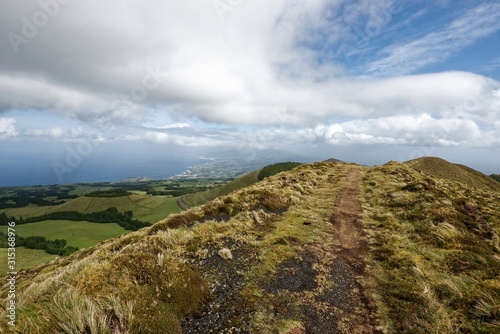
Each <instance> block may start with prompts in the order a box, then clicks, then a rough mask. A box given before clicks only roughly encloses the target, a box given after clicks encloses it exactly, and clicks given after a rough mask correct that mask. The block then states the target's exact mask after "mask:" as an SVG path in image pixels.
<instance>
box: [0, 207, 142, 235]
mask: <svg viewBox="0 0 500 334" xmlns="http://www.w3.org/2000/svg"><path fill="white" fill-rule="evenodd" d="M133 216H134V213H133V212H132V211H125V212H123V213H122V212H118V209H117V208H115V207H111V208H108V209H106V210H103V211H98V212H90V213H80V212H77V211H59V212H52V213H46V214H44V215H41V216H37V217H32V218H27V219H22V218H21V219H18V220H16V219H15V218H14V217H10V218H8V217H7V216H6V215H5V213H4V214H2V215H0V225H7V224H8V222H9V221H16V224H17V225H22V224H29V223H35V222H41V221H46V220H71V221H89V222H94V223H99V224H109V223H116V224H118V225H120V226H122V227H123V228H124V229H126V230H132V231H137V230H138V229H141V228H143V227H146V226H151V224H150V223H149V222H142V221H139V220H137V219H133Z"/></svg>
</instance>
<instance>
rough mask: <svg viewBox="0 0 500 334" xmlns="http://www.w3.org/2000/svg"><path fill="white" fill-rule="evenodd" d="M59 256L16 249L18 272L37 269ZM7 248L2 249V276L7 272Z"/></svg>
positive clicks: (0, 260)
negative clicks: (32, 268)
mask: <svg viewBox="0 0 500 334" xmlns="http://www.w3.org/2000/svg"><path fill="white" fill-rule="evenodd" d="M56 257H57V255H54V254H48V253H46V252H45V251H44V250H42V249H27V248H24V247H17V248H16V270H20V269H27V268H31V267H36V266H38V265H40V264H42V263H45V262H49V261H52V260H54V259H55V258H56ZM7 271H8V270H7V248H0V276H3V275H5V273H6V272H7Z"/></svg>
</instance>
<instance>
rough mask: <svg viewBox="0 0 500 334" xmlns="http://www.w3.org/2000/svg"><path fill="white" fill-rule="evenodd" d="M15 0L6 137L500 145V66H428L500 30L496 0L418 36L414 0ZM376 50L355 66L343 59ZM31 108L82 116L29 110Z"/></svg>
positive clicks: (5, 44)
mask: <svg viewBox="0 0 500 334" xmlns="http://www.w3.org/2000/svg"><path fill="white" fill-rule="evenodd" d="M0 6H1V8H0V9H1V10H0V32H1V35H2V40H1V44H0V50H1V54H2V58H1V60H0V115H3V116H2V118H0V139H12V138H20V140H22V139H23V138H39V139H40V138H44V139H47V140H60V141H64V140H75V139H78V138H84V137H86V136H87V137H88V136H90V137H92V138H95V139H98V140H100V141H145V142H152V143H158V144H164V143H171V144H172V143H173V144H176V145H181V146H208V147H216V146H220V145H235V146H238V145H241V142H249V143H250V142H252V143H254V144H252V145H260V146H269V147H272V146H277V147H285V146H288V147H290V146H293V145H294V143H299V142H302V143H303V142H307V143H310V144H311V145H315V144H317V143H324V144H330V145H347V144H398V145H403V144H404V145H422V144H426V145H427V144H429V145H436V146H450V147H453V146H462V145H466V146H469V147H476V146H480V147H497V146H498V145H499V142H498V139H497V138H500V116H499V113H498V110H499V107H500V83H499V82H498V81H496V80H494V79H492V78H488V77H485V76H482V75H479V74H475V73H471V72H467V71H463V70H462V71H452V70H445V71H441V72H435V73H426V74H422V73H418V71H419V70H421V69H422V68H425V67H426V66H428V65H429V64H435V63H439V62H442V61H444V60H446V59H448V58H450V57H452V56H453V55H454V54H456V53H457V52H459V51H460V50H462V49H464V48H467V47H469V46H471V45H473V44H474V43H476V42H477V41H480V40H481V39H484V38H487V37H488V36H492V35H494V34H496V33H498V31H499V30H500V24H499V23H498V22H500V5H498V4H496V3H494V2H493V3H487V2H486V3H482V4H479V5H477V6H464V7H463V10H462V11H461V13H460V15H459V16H457V17H453V18H451V19H450V20H448V21H447V22H444V23H443V24H441V25H440V26H438V27H437V28H436V30H435V31H432V32H429V33H426V34H418V33H416V34H415V35H410V36H406V39H405V40H404V41H403V42H401V41H399V40H392V41H387V40H384V38H385V37H388V36H390V35H391V34H392V32H391V31H393V30H391V28H395V27H396V26H398V27H404V26H405V24H409V23H404V22H403V21H405V20H406V22H413V21H416V20H418V19H419V18H420V17H422V16H425V15H426V13H427V12H429V10H425V9H422V10H421V11H419V12H418V13H417V14H418V15H417V14H415V13H412V15H408V16H407V17H403V16H404V15H405V14H404V13H405V10H404V9H405V8H402V7H404V6H405V5H404V4H399V3H396V2H393V1H377V2H376V3H373V2H368V1H354V2H353V1H342V0H335V1H327V0H314V1H307V2H304V1H298V0H293V1H285V0H278V1H272V2H269V1H263V0H252V1H226V0H221V1H198V0H186V1H182V2H181V1H172V0H168V1H162V2H154V1H142V2H139V1H128V2H124V1H118V0H110V1H105V2H103V1H97V0H89V1H85V2H80V1H70V0H64V1H63V0H39V1H33V0H29V1H23V2H18V1H11V2H3V3H2V4H1V5H0ZM408 6H409V5H408ZM443 6H446V5H443ZM391 36H392V35H391ZM379 40H380V41H381V43H382V42H384V43H385V44H384V45H385V46H384V47H383V48H381V49H379V50H378V51H377V50H375V45H374V44H376V43H374V41H377V42H378V41H379ZM361 41H363V43H360V42H361ZM370 41H371V42H370ZM349 44H351V45H355V48H351V49H350V50H348V51H346V50H344V47H345V45H349ZM353 50H354V51H353ZM365 53H369V54H370V55H371V56H370V59H369V61H367V62H365V63H364V64H362V65H360V66H358V67H356V68H355V69H353V68H350V67H349V65H347V64H346V63H345V62H344V61H343V59H344V57H345V56H346V55H348V56H349V55H350V56H353V55H356V54H365ZM494 65H495V63H494V62H493V63H492V64H490V66H494ZM353 72H355V73H358V74H357V75H353V74H352V73H353ZM26 111H29V112H33V111H35V112H36V111H40V112H44V113H46V112H49V113H52V114H53V115H56V116H57V117H58V118H59V119H61V120H62V119H65V120H71V122H70V123H71V125H68V126H66V125H61V124H53V125H50V126H49V125H48V126H44V127H40V126H38V125H37V124H35V123H30V122H24V123H21V122H20V121H19V118H20V116H19V115H22V113H23V112H26ZM153 115H154V116H153Z"/></svg>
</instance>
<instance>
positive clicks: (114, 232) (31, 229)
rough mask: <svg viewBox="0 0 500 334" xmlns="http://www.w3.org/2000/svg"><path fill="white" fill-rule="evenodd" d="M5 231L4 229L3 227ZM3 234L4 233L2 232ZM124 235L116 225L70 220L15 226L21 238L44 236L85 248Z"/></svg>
mask: <svg viewBox="0 0 500 334" xmlns="http://www.w3.org/2000/svg"><path fill="white" fill-rule="evenodd" d="M2 229H4V230H5V231H6V230H7V228H6V227H3V228H2ZM4 233H5V232H4ZM123 233H126V231H125V229H124V228H123V227H121V226H119V225H118V224H98V223H90V222H75V221H70V220H49V221H43V222H38V223H29V224H23V225H17V226H16V234H17V235H20V236H22V237H31V236H36V235H39V236H44V237H45V238H47V239H49V240H55V239H65V240H66V241H67V242H68V246H76V247H78V248H86V247H90V246H94V245H96V244H97V243H98V242H100V241H103V240H106V239H111V238H115V237H117V236H120V235H122V234H123Z"/></svg>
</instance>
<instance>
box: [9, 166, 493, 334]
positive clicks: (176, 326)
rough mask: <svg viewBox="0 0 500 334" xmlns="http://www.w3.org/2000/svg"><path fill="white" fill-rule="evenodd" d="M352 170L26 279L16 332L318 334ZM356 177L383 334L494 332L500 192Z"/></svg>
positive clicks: (371, 291)
mask: <svg viewBox="0 0 500 334" xmlns="http://www.w3.org/2000/svg"><path fill="white" fill-rule="evenodd" d="M349 168H350V166H349V165H348V164H339V163H316V164H312V165H303V166H300V167H298V168H296V169H294V170H291V171H288V172H286V173H283V174H280V175H279V176H274V177H269V178H266V179H265V180H263V181H261V182H258V183H256V184H253V185H252V186H250V187H246V188H244V189H240V190H238V191H235V192H232V193H231V194H229V195H225V196H222V197H219V198H217V199H215V200H213V201H211V202H209V203H207V204H205V205H202V206H198V207H195V208H193V209H191V210H188V211H185V212H182V213H179V214H177V215H173V216H171V217H169V218H167V219H165V220H164V221H162V222H159V223H157V224H156V225H154V226H152V227H150V228H145V229H143V230H140V231H137V232H133V233H130V234H127V235H124V236H121V237H119V238H117V239H115V240H110V241H107V242H105V243H103V244H101V245H99V246H96V247H93V248H90V249H86V250H83V251H80V252H77V253H75V254H73V255H71V256H70V257H68V258H64V259H59V260H57V261H56V262H54V263H52V264H48V265H45V266H43V267H40V268H35V269H32V270H29V271H26V272H24V273H23V275H22V276H20V277H19V279H18V281H17V287H18V291H19V300H22V304H20V305H19V308H18V310H17V311H18V319H19V326H18V328H17V329H16V330H17V332H18V333H50V332H85V331H91V332H96V333H101V332H103V333H105V332H110V331H111V330H112V329H116V328H119V329H120V331H121V332H127V331H129V332H131V333H135V332H137V333H173V334H180V333H182V332H208V331H210V330H211V331H212V332H227V331H229V330H230V328H240V329H245V330H249V331H252V332H253V333H303V332H313V331H311V330H310V329H311V328H317V327H315V326H316V325H318V324H319V325H321V323H322V322H324V321H331V320H332V319H331V317H329V316H328V314H329V313H328V312H327V313H324V307H328V305H329V304H331V305H335V303H337V301H338V296H339V295H338V291H340V290H339V288H338V285H337V284H336V283H335V282H337V281H335V282H334V281H333V280H332V278H335V277H337V276H339V275H342V273H339V272H338V266H337V267H336V266H335V265H333V264H334V263H335V261H336V260H337V259H336V257H335V254H336V253H332V250H338V247H339V240H338V239H337V236H336V233H335V232H334V231H333V230H332V223H331V217H332V210H333V206H332V203H333V202H334V201H335V200H336V199H337V197H338V196H339V192H338V190H339V189H340V188H341V186H342V183H343V182H344V180H345V177H346V172H347V170H348V169H349ZM358 168H360V169H362V170H363V173H364V177H363V180H362V184H361V186H362V194H361V198H360V199H361V201H362V203H363V217H362V220H363V225H364V229H365V232H366V234H367V236H368V239H369V242H370V248H369V253H368V258H367V259H366V261H367V266H366V273H365V276H364V277H363V278H362V283H363V285H362V287H360V288H362V289H363V290H365V291H367V292H368V294H367V295H370V296H374V297H375V302H376V304H377V310H378V316H379V318H380V325H381V328H382V329H384V332H387V333H457V332H460V333H491V334H493V333H498V329H499V328H500V277H499V276H498V273H499V272H500V256H499V254H500V238H499V236H498V233H499V231H500V210H499V208H498V201H499V200H500V193H498V192H495V191H489V190H485V189H481V188H471V187H468V186H466V185H465V184H463V183H459V182H454V181H450V180H447V179H446V178H442V177H432V176H429V175H427V174H424V173H421V172H419V171H417V170H415V169H414V168H411V167H410V166H409V165H408V164H400V163H389V164H386V165H384V166H381V167H372V168H369V167H358ZM457 168H460V167H457ZM461 170H463V169H461ZM464 172H465V171H464ZM332 231H333V233H332ZM367 252H368V250H367ZM221 254H222V255H221ZM7 291H8V287H7V285H4V286H3V287H2V288H0V303H3V304H5V303H6V301H7V296H6V294H7ZM348 297H349V296H348V295H346V298H348ZM4 312H5V311H4V310H1V309H0V317H3V316H4V314H3V313H4ZM194 312H196V315H195V316H191V315H192V314H193V313H194ZM353 312H356V310H353ZM35 315H36V316H35ZM183 320H185V321H183ZM340 325H342V324H335V325H334V326H340ZM344 325H346V326H347V325H349V324H344ZM0 326H6V325H5V324H4V323H2V324H0ZM63 326H64V327H63ZM308 328H309V329H308ZM324 328H326V327H324ZM331 328H332V327H330V328H329V329H330V330H331ZM0 329H5V328H1V327H0ZM322 332H328V331H327V330H326V331H322Z"/></svg>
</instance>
